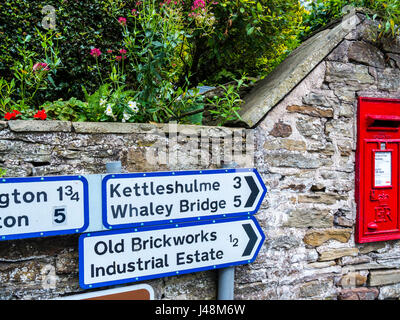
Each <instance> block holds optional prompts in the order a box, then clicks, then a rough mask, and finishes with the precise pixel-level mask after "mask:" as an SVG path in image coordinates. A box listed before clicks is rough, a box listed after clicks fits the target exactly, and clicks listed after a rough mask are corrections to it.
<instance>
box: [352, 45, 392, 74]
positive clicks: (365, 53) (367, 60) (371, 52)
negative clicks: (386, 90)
mask: <svg viewBox="0 0 400 320" xmlns="http://www.w3.org/2000/svg"><path fill="white" fill-rule="evenodd" d="M348 58H349V60H350V61H355V62H358V63H362V64H367V65H370V66H373V67H377V68H384V67H385V58H384V56H383V53H382V52H381V51H380V50H379V49H378V48H377V47H375V46H373V45H372V44H369V43H368V42H364V41H354V42H353V43H352V44H351V45H350V47H349V51H348Z"/></svg>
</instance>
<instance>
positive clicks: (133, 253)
mask: <svg viewBox="0 0 400 320" xmlns="http://www.w3.org/2000/svg"><path fill="white" fill-rule="evenodd" d="M264 239H265V236H264V234H263V232H262V230H261V228H260V226H259V225H258V223H257V221H256V219H255V218H254V217H253V216H249V217H236V218H227V219H217V220H209V221H202V222H195V223H183V224H169V225H163V226H152V227H140V228H136V229H121V230H112V231H104V232H97V233H86V234H83V235H81V237H80V239H79V282H80V286H81V287H82V288H83V289H89V288H95V287H101V286H108V285H115V284H121V283H127V282H135V281H142V280H147V279H153V278H159V277H165V276H173V275H178V274H184V273H190V272H197V271H203V270H209V269H217V268H225V267H230V266H235V265H239V264H247V263H251V262H253V261H254V260H255V259H256V256H257V254H258V251H259V250H260V248H261V245H262V243H263V241H264Z"/></svg>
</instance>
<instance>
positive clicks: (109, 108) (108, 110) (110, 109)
mask: <svg viewBox="0 0 400 320" xmlns="http://www.w3.org/2000/svg"><path fill="white" fill-rule="evenodd" d="M105 114H106V115H108V116H110V117H112V116H113V110H112V107H111V104H107V109H106V111H105Z"/></svg>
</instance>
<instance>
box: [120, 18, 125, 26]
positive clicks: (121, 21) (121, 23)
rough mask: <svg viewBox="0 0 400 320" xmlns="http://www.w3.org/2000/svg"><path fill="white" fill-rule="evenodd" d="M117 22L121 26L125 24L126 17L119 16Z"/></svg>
mask: <svg viewBox="0 0 400 320" xmlns="http://www.w3.org/2000/svg"><path fill="white" fill-rule="evenodd" d="M118 22H119V24H120V25H121V26H126V18H124V17H119V19H118Z"/></svg>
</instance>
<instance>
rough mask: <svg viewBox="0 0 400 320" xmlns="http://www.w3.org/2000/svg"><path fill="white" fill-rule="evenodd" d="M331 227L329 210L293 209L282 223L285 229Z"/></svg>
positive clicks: (331, 221) (331, 218)
mask: <svg viewBox="0 0 400 320" xmlns="http://www.w3.org/2000/svg"><path fill="white" fill-rule="evenodd" d="M332 225H333V216H332V215H331V214H330V212H329V210H318V209H295V210H292V211H291V212H290V214H289V218H288V220H287V221H286V222H285V223H284V226H286V227H295V228H310V227H311V228H329V227H332Z"/></svg>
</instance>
